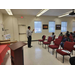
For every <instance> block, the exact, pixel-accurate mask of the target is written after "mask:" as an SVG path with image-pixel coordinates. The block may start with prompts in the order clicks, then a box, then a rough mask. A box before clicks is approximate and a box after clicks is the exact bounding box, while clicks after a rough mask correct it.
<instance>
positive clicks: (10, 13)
mask: <svg viewBox="0 0 75 75" xmlns="http://www.w3.org/2000/svg"><path fill="white" fill-rule="evenodd" d="M5 10H6V12H7V13H8V14H9V15H13V14H12V11H11V9H5Z"/></svg>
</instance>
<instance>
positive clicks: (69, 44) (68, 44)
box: [39, 36, 75, 63]
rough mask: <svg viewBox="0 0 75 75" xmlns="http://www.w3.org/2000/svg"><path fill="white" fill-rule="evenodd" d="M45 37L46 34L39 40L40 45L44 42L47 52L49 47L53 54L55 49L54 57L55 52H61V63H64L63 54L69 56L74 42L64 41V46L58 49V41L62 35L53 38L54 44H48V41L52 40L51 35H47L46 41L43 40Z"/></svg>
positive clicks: (59, 41)
mask: <svg viewBox="0 0 75 75" xmlns="http://www.w3.org/2000/svg"><path fill="white" fill-rule="evenodd" d="M45 38H46V36H44V39H43V40H41V42H42V45H43V44H45V48H46V45H48V52H49V48H51V49H52V54H54V50H55V49H56V58H57V53H59V54H61V55H62V56H63V63H64V56H65V55H69V56H70V57H71V53H72V52H73V50H74V49H75V48H73V46H74V42H68V41H66V42H65V43H64V48H63V49H59V45H60V43H61V41H62V38H63V37H62V36H59V37H58V38H57V39H55V40H54V41H53V42H54V45H50V43H51V41H52V38H51V37H48V40H47V42H44V40H45ZM39 41H40V40H39ZM63 50H64V51H63ZM66 51H68V52H69V53H66Z"/></svg>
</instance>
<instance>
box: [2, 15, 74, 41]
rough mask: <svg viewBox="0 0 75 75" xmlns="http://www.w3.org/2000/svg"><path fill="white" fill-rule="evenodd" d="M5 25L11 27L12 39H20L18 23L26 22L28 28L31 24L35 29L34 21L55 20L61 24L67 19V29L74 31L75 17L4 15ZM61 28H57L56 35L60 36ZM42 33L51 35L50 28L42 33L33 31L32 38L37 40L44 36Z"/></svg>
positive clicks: (45, 22) (44, 22) (43, 22)
mask: <svg viewBox="0 0 75 75" xmlns="http://www.w3.org/2000/svg"><path fill="white" fill-rule="evenodd" d="M3 18H4V27H5V28H7V29H9V33H10V34H11V36H12V38H11V40H19V34H18V24H25V25H26V28H27V27H28V26H31V29H34V21H42V24H48V23H49V21H55V24H61V21H67V24H68V25H67V30H68V31H72V21H74V18H72V17H66V18H65V17H64V18H58V17H50V16H41V17H39V18H36V17H35V16H24V18H23V19H21V18H20V16H8V15H4V17H3ZM60 32H61V30H55V35H56V36H58V35H59V33H60ZM42 35H46V36H47V37H48V36H50V35H51V33H49V31H48V30H42V33H36V34H35V33H33V35H32V37H33V39H32V40H37V39H40V38H41V37H42Z"/></svg>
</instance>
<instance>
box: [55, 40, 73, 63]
mask: <svg viewBox="0 0 75 75" xmlns="http://www.w3.org/2000/svg"><path fill="white" fill-rule="evenodd" d="M73 46H74V43H73V42H68V41H66V42H65V43H64V49H57V50H56V58H57V53H59V54H61V55H62V56H63V63H64V56H65V55H69V56H70V54H71V52H72V51H73ZM62 50H64V51H62ZM65 51H68V52H69V53H67V52H65ZM70 57H71V56H70Z"/></svg>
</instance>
